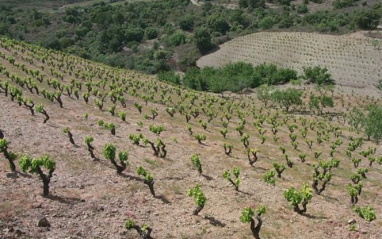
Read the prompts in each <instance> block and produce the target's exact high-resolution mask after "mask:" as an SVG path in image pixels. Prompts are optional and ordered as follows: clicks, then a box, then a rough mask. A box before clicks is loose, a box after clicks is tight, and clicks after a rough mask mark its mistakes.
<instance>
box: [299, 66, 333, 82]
mask: <svg viewBox="0 0 382 239" xmlns="http://www.w3.org/2000/svg"><path fill="white" fill-rule="evenodd" d="M302 78H303V79H305V80H306V81H307V83H308V84H310V83H313V84H317V85H334V84H335V81H334V80H333V78H332V75H331V74H330V73H329V72H328V69H327V68H322V67H320V66H315V67H306V68H304V74H303V76H302Z"/></svg>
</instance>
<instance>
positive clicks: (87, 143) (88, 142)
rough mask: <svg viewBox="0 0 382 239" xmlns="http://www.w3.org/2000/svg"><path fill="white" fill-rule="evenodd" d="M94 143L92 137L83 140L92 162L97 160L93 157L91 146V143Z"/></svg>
mask: <svg viewBox="0 0 382 239" xmlns="http://www.w3.org/2000/svg"><path fill="white" fill-rule="evenodd" d="M93 141H94V139H93V137H92V136H86V137H85V138H84V142H85V144H86V146H88V151H89V153H90V157H91V158H92V159H93V160H97V158H96V157H95V155H94V152H93V150H94V147H93V146H92V145H91V143H92V142H93Z"/></svg>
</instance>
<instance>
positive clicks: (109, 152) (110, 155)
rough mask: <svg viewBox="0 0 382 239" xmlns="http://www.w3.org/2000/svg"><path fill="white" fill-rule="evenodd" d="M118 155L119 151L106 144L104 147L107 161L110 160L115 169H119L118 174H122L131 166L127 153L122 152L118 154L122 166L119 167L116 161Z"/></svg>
mask: <svg viewBox="0 0 382 239" xmlns="http://www.w3.org/2000/svg"><path fill="white" fill-rule="evenodd" d="M116 153H117V149H116V147H115V146H114V145H113V144H105V145H104V147H103V155H104V156H105V158H106V159H107V160H110V161H111V163H112V164H113V165H114V167H115V168H116V169H117V173H118V174H121V173H122V172H123V170H125V169H126V167H127V166H128V165H129V162H128V161H127V159H128V156H127V152H126V151H121V152H119V154H118V158H119V162H120V164H121V165H118V163H117V162H116V161H115V159H116Z"/></svg>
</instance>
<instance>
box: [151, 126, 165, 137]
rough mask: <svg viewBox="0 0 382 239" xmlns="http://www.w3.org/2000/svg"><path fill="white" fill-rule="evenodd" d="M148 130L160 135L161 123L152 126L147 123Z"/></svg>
mask: <svg viewBox="0 0 382 239" xmlns="http://www.w3.org/2000/svg"><path fill="white" fill-rule="evenodd" d="M149 130H150V131H151V132H153V133H154V134H157V135H160V133H162V132H163V130H164V128H163V126H162V125H158V126H154V125H151V124H150V125H149Z"/></svg>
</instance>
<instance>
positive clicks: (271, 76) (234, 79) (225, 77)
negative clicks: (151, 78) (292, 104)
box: [158, 62, 297, 93]
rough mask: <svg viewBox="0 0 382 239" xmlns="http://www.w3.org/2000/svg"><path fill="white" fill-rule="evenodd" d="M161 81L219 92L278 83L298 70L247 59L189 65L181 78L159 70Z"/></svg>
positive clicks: (291, 78) (295, 75)
mask: <svg viewBox="0 0 382 239" xmlns="http://www.w3.org/2000/svg"><path fill="white" fill-rule="evenodd" d="M158 78H159V79H160V80H162V81H167V82H171V83H173V84H183V85H184V86H186V87H188V88H191V89H195V90H201V91H212V92H215V93H221V92H223V91H232V92H239V91H241V90H243V89H244V88H254V87H258V86H260V85H263V84H267V85H277V84H283V83H287V82H289V81H290V80H296V79H297V72H296V71H295V70H292V69H287V68H279V67H277V66H276V65H274V64H261V65H258V66H256V67H253V66H252V65H251V64H249V63H244V62H237V63H230V64H227V65H226V66H224V67H221V68H217V69H215V68H212V67H205V68H203V69H202V70H200V69H197V68H190V69H188V70H187V71H186V74H185V75H184V77H183V78H182V81H181V80H180V77H179V76H177V75H176V74H174V73H170V72H165V73H160V74H158Z"/></svg>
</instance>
